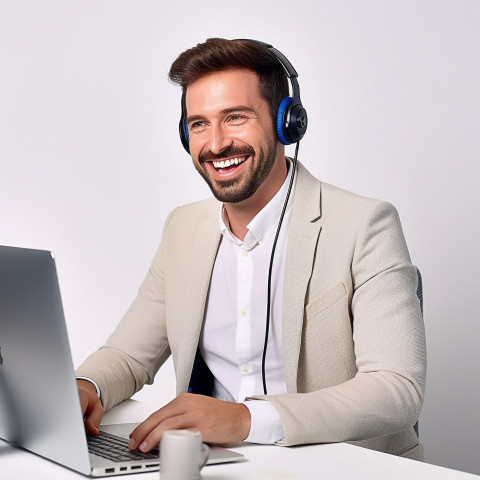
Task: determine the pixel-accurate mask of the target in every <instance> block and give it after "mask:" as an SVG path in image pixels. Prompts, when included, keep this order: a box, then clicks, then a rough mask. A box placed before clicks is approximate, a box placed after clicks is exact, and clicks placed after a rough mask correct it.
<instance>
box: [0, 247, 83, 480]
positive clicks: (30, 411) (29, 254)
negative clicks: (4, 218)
mask: <svg viewBox="0 0 480 480" xmlns="http://www.w3.org/2000/svg"><path fill="white" fill-rule="evenodd" d="M80 412H81V410H80V401H79V398H78V391H77V387H76V382H75V375H74V370H73V365H72V359H71V355H70V348H69V343H68V337H67V331H66V327H65V320H64V315H63V308H62V302H61V298H60V290H59V286H58V280H57V273H56V269H55V262H54V259H53V256H52V254H51V252H48V251H41V250H29V249H23V248H15V247H5V246H0V437H1V438H3V439H5V440H7V441H9V442H12V443H14V444H16V445H18V446H21V447H23V448H25V449H27V450H30V451H32V452H34V453H37V454H38V455H41V456H43V457H46V458H48V459H50V460H53V461H55V462H57V463H60V464H62V465H65V466H67V467H69V468H72V469H74V470H77V471H79V472H81V473H83V474H86V475H88V474H89V473H90V462H89V456H88V449H87V443H86V437H85V430H84V426H83V420H82V416H81V413H80Z"/></svg>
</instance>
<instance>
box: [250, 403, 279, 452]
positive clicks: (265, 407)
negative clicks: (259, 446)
mask: <svg viewBox="0 0 480 480" xmlns="http://www.w3.org/2000/svg"><path fill="white" fill-rule="evenodd" d="M241 403H243V404H244V405H245V406H246V407H247V408H248V410H249V411H250V417H251V421H252V422H251V426H250V433H249V434H248V437H247V438H246V439H245V441H246V442H251V443H263V444H267V445H271V444H274V443H277V442H282V441H283V439H284V438H285V432H284V431H283V426H282V422H281V421H280V416H279V415H278V412H277V410H276V409H275V407H274V406H273V405H271V404H270V403H269V402H267V401H266V400H248V401H245V402H241Z"/></svg>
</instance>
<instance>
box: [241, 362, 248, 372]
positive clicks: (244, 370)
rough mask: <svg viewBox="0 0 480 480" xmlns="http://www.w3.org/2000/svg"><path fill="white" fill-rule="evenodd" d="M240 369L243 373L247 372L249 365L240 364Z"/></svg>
mask: <svg viewBox="0 0 480 480" xmlns="http://www.w3.org/2000/svg"><path fill="white" fill-rule="evenodd" d="M241 370H242V372H243V373H248V372H249V371H250V367H249V366H248V364H246V363H244V364H243V365H242V366H241Z"/></svg>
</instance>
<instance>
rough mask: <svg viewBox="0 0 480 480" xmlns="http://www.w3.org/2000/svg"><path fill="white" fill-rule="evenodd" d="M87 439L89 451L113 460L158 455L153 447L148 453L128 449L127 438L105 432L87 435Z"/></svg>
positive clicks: (125, 460) (138, 458)
mask: <svg viewBox="0 0 480 480" xmlns="http://www.w3.org/2000/svg"><path fill="white" fill-rule="evenodd" d="M87 440H88V451H89V452H90V453H93V454H94V455H98V456H99V457H102V458H106V459H108V460H112V461H113V462H127V461H131V460H150V459H154V458H158V456H159V453H158V448H154V449H153V450H152V451H151V452H150V453H143V452H140V451H139V450H134V451H132V450H129V448H128V442H129V441H128V439H126V438H122V437H117V436H116V435H112V434H110V433H107V432H100V434H99V435H98V436H94V435H87Z"/></svg>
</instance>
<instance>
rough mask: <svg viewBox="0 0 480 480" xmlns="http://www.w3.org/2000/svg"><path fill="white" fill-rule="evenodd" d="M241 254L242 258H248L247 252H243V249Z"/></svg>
mask: <svg viewBox="0 0 480 480" xmlns="http://www.w3.org/2000/svg"><path fill="white" fill-rule="evenodd" d="M241 252H242V257H248V252H247V250H243V249H242V250H241Z"/></svg>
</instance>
